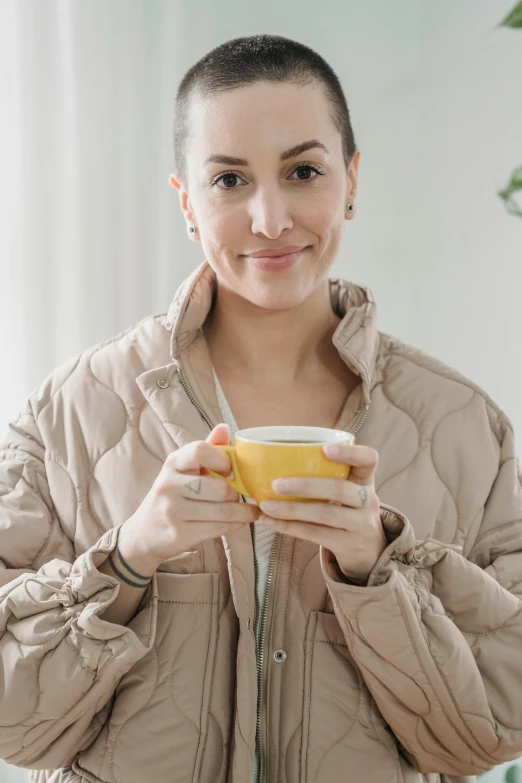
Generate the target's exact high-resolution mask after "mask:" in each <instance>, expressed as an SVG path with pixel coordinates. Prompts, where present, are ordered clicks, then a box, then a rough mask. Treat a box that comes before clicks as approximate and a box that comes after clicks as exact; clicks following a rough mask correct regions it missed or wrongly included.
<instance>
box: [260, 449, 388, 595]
mask: <svg viewBox="0 0 522 783" xmlns="http://www.w3.org/2000/svg"><path fill="white" fill-rule="evenodd" d="M336 448H337V449H339V453H338V454H334V453H333V451H332V450H331V444H329V445H328V446H323V451H324V453H325V455H326V456H327V457H328V459H331V460H332V461H333V462H342V463H345V464H347V465H351V466H352V467H351V471H350V477H349V479H348V480H346V481H345V480H343V479H328V478H284V479H276V481H274V482H273V484H272V487H273V489H274V490H275V491H276V492H277V493H278V494H281V495H283V494H287V495H294V496H298V497H303V498H317V499H324V500H329V503H301V502H299V501H286V500H265V501H263V502H262V503H261V504H260V508H261V511H262V512H263V514H264V515H263V516H261V517H259V521H260V522H262V523H263V524H265V525H267V526H268V527H270V528H271V529H273V530H275V531H277V532H279V533H285V534H286V535H289V536H295V537H296V538H303V539H305V540H306V541H313V542H314V543H315V544H319V545H320V546H323V547H325V548H326V549H329V550H330V551H331V552H332V553H333V554H334V555H335V557H336V559H337V562H338V564H339V567H340V569H341V571H342V572H343V574H344V575H345V577H346V578H347V579H350V580H352V581H355V582H360V583H361V584H364V583H366V581H367V579H368V577H369V575H370V573H371V571H372V569H373V567H374V565H375V563H376V562H377V560H378V559H379V557H380V556H381V554H382V552H383V551H384V550H385V549H386V547H387V545H388V542H387V540H386V536H385V533H384V528H383V526H382V523H381V516H380V501H379V498H378V497H377V495H376V493H375V471H376V470H377V464H378V462H379V455H378V453H377V451H375V449H372V448H370V447H369V446H356V445H339V446H336ZM268 515H270V516H268ZM283 520H292V521H289V522H287V521H283Z"/></svg>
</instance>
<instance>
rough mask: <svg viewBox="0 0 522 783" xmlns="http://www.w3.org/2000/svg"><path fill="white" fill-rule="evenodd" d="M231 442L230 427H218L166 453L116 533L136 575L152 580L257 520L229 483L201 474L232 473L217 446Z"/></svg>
mask: <svg viewBox="0 0 522 783" xmlns="http://www.w3.org/2000/svg"><path fill="white" fill-rule="evenodd" d="M229 442H230V430H229V428H228V425H227V424H218V425H217V426H216V427H215V428H214V429H213V430H212V432H211V433H210V434H209V436H208V437H207V439H206V440H204V441H203V440H198V441H193V442H192V443H187V444H186V445H185V446H182V447H181V448H180V449H178V450H177V451H173V452H172V453H171V454H169V456H168V457H167V459H166V460H165V462H164V463H163V467H162V469H161V471H160V473H159V474H158V476H157V478H156V480H155V481H154V484H153V485H152V487H151V489H150V490H149V492H148V494H147V495H146V496H145V498H144V500H143V502H142V503H141V505H140V506H139V508H138V509H137V510H136V511H135V512H134V514H133V515H132V516H131V517H129V519H128V520H127V521H126V522H125V523H124V524H123V525H122V526H121V529H120V534H119V539H118V546H119V549H120V551H121V553H122V555H123V557H124V559H125V560H127V561H128V562H129V563H130V564H131V565H132V567H133V568H135V569H136V570H137V571H138V572H139V573H141V574H143V575H144V576H151V575H152V574H153V573H154V571H156V569H157V568H158V566H159V565H160V564H161V563H163V562H164V561H165V560H168V559H169V558H171V557H175V556H176V555H180V554H181V553H182V552H189V551H192V550H194V549H195V548H196V547H197V546H198V544H200V543H201V542H202V541H205V540H207V539H209V538H218V536H222V535H226V534H229V533H234V532H235V531H237V530H240V529H241V528H242V527H243V526H244V525H246V524H248V523H250V522H254V521H255V520H256V519H257V518H258V517H259V515H260V514H261V511H260V509H259V507H258V506H257V505H254V504H252V503H239V502H238V501H239V494H238V492H237V491H236V490H235V489H234V488H233V487H231V486H230V484H229V483H228V482H227V481H224V480H223V479H218V478H215V477H214V476H206V475H202V474H201V469H202V468H208V469H210V470H215V471H217V472H218V473H222V474H223V475H224V476H228V475H229V474H230V470H231V463H230V457H229V456H228V454H227V453H226V451H224V450H222V449H217V448H216V445H217V444H225V445H226V444H228V443H229Z"/></svg>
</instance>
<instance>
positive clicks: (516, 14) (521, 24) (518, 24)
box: [498, 0, 522, 783]
mask: <svg viewBox="0 0 522 783" xmlns="http://www.w3.org/2000/svg"><path fill="white" fill-rule="evenodd" d="M498 27H512V28H519V29H520V28H522V0H521V2H519V3H517V5H516V6H515V7H514V8H513V9H512V10H511V11H510V12H509V14H508V15H507V16H506V18H505V19H504V20H503V21H502V22H500V24H499V25H498ZM518 191H522V166H518V167H517V168H516V169H515V171H514V172H513V174H512V175H511V178H510V180H509V182H508V184H507V186H506V187H505V188H504V189H503V190H499V191H498V195H499V196H500V198H501V199H502V200H503V201H504V205H505V207H506V209H507V211H508V212H509V213H510V214H511V215H518V217H522V207H520V205H519V204H518V203H517V201H516V200H515V198H514V194H515V193H517V192H518ZM510 769H515V767H510ZM508 772H509V770H508ZM517 780H518V779H517ZM506 781H508V778H507V777H506ZM520 781H522V777H521V778H520ZM508 783H512V781H511V780H509V781H508Z"/></svg>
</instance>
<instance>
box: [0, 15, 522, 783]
mask: <svg viewBox="0 0 522 783" xmlns="http://www.w3.org/2000/svg"><path fill="white" fill-rule="evenodd" d="M513 4H514V0H460V2H459V3H455V2H452V0H439V1H438V2H437V3H433V2H427V0H424V2H420V1H419V0H415V1H414V0H395V2H394V3H389V2H387V0H366V2H364V3H361V2H356V0H343V2H333V0H323V2H322V3H321V4H320V6H318V5H317V3H315V2H312V0H300V2H297V0H295V1H294V2H292V1H291V0H285V3H284V4H283V6H282V5H281V3H280V2H279V1H278V0H265V1H264V2H263V3H259V4H257V5H254V4H252V3H243V2H240V0H237V2H234V1H233V0H221V2H219V3H214V2H212V0H192V2H190V3H188V2H184V1H182V0H156V2H154V3H146V2H145V0H111V1H110V2H107V0H89V2H87V0H77V2H76V3H75V4H70V3H66V2H63V3H62V2H58V0H54V1H53V0H49V2H47V3H45V4H44V5H41V4H39V3H38V2H37V0H26V1H25V2H24V3H23V4H22V3H18V2H16V0H3V2H2V4H0V74H2V75H3V76H2V77H0V78H2V81H1V82H0V89H1V90H2V92H0V107H3V108H2V109H0V112H1V115H0V120H1V121H0V169H1V170H2V171H3V172H4V175H2V176H1V177H0V273H1V280H2V286H0V356H1V361H2V379H3V383H2V384H0V429H3V423H5V422H6V421H7V420H8V418H10V417H11V416H14V415H15V414H16V412H17V410H18V408H19V406H20V404H21V402H22V400H23V398H24V396H25V395H26V394H27V393H28V392H29V391H30V390H31V389H32V388H34V387H35V386H36V385H37V384H38V383H40V381H41V380H42V378H43V377H44V376H45V375H46V374H47V373H48V372H50V371H51V370H52V369H53V367H55V366H56V365H57V364H59V363H61V362H63V361H65V360H66V359H67V358H68V357H69V356H71V355H72V354H74V353H76V352H77V351H80V350H81V349H83V348H85V347H86V346H87V345H91V344H92V343H94V342H97V341H98V340H101V339H104V338H106V337H109V336H111V335H112V334H115V333H116V332H117V331H119V330H121V329H123V328H124V327H126V326H128V325H130V324H132V323H133V322H135V321H136V320H138V319H139V318H141V317H143V316H144V315H146V314H147V313H149V312H157V311H160V310H163V309H165V308H166V307H167V306H168V303H169V302H170V299H171V297H172V294H173V293H174V290H175V288H176V287H177V285H178V284H179V283H180V282H181V280H182V279H183V278H184V277H185V276H186V275H187V274H188V273H189V272H190V271H191V270H192V269H193V268H194V266H195V265H196V264H198V263H199V262H200V260H201V256H200V253H199V246H197V245H193V244H191V243H189V241H188V239H187V237H186V233H185V227H184V223H183V221H182V219H181V215H180V213H179V207H178V201H177V194H176V193H175V192H174V191H173V190H172V189H171V188H170V186H169V185H168V175H169V173H170V171H171V165H172V153H171V147H170V140H171V107H172V99H173V95H174V92H175V88H176V86H177V83H178V81H179V79H180V78H181V76H182V75H183V73H184V71H185V70H186V69H187V68H188V67H190V65H192V64H193V63H194V62H195V61H196V60H197V59H198V58H199V57H200V56H202V55H203V54H204V53H205V52H206V51H208V50H209V49H210V48H212V47H213V46H215V45H217V44H219V43H221V42H223V41H225V40H228V39H230V38H234V37H236V36H240V35H250V34H253V33H260V32H270V33H278V34H281V35H286V36H288V37H291V38H295V39H297V40H300V41H302V42H303V43H305V44H308V45H310V46H312V47H313V48H315V49H317V50H318V51H319V52H320V53H321V54H323V55H324V56H325V57H326V58H327V59H328V60H329V61H330V63H331V64H332V66H333V67H334V69H335V70H336V71H337V73H338V74H339V76H340V78H341V80H342V82H343V85H344V87H345V90H346V93H347V97H348V102H349V106H350V109H351V114H352V121H353V123H354V128H355V134H356V139H357V142H358V145H359V147H360V149H361V151H362V158H361V165H360V169H359V170H360V188H359V196H358V217H357V219H356V220H355V221H353V222H351V223H349V224H347V228H346V234H345V239H344V243H343V247H342V252H341V253H340V255H339V258H338V261H337V262H336V265H335V267H334V269H333V271H332V275H340V276H342V277H345V278H349V279H354V280H356V281H358V282H361V283H364V284H367V285H369V286H370V287H371V288H372V289H373V291H374V293H375V295H376V297H377V302H378V305H379V309H380V317H381V321H380V326H381V329H382V330H383V331H386V332H389V333H392V334H395V335H397V336H399V337H401V338H402V339H404V340H406V341H407V342H410V343H413V344H414V345H417V346H419V347H420V348H422V349H423V350H425V351H428V352H430V353H432V354H434V355H436V356H437V357H438V358H440V359H442V360H443V361H446V362H448V363H449V364H451V365H452V366H454V367H456V368H458V369H459V370H460V371H461V372H463V373H464V374H466V375H468V376H469V377H470V378H472V379H473V380H474V381H476V382H478V383H479V384H480V385H482V386H483V388H485V389H486V390H487V391H488V392H489V394H490V395H491V396H492V397H493V398H494V399H496V400H497V402H498V403H499V404H500V405H501V407H503V409H504V410H505V411H506V412H507V413H508V415H509V416H510V417H511V419H512V421H513V422H514V424H515V428H516V431H517V432H518V433H519V440H520V439H521V438H522V362H521V360H520V352H519V350H518V343H519V336H520V334H521V327H522V308H521V307H520V299H521V293H522V220H520V219H517V218H514V217H511V216H508V215H507V214H506V212H505V211H504V208H503V206H502V204H501V202H500V200H499V199H498V197H497V196H496V191H497V190H499V189H500V188H502V187H503V186H504V185H505V184H506V182H507V179H508V177H509V175H510V173H511V172H512V170H513V168H514V167H515V165H519V164H520V163H521V162H522V103H521V101H520V99H519V96H520V94H521V86H522V32H514V31H510V30H503V29H495V25H496V24H497V23H498V22H499V21H500V20H501V19H502V18H503V17H504V16H505V14H506V13H507V11H508V10H509V9H510V8H511V6H512V5H513ZM283 10H284V12H283ZM5 172H7V175H6V174H5ZM2 774H3V775H4V777H3V779H2ZM6 774H7V773H6V771H5V768H4V771H3V772H2V770H1V769H0V781H2V780H3V781H6V780H11V778H7V777H6ZM11 774H14V773H11ZM12 779H13V780H17V779H18V778H17V777H14V778H12Z"/></svg>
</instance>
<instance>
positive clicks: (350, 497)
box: [272, 477, 375, 508]
mask: <svg viewBox="0 0 522 783" xmlns="http://www.w3.org/2000/svg"><path fill="white" fill-rule="evenodd" d="M272 488H273V489H274V490H275V491H276V492H277V493H278V494H279V495H293V496H294V497H299V498H315V499H317V500H329V501H331V502H335V503H341V504H342V505H343V506H352V507H353V508H361V507H362V506H364V505H366V502H367V501H368V499H369V498H370V497H371V495H372V494H374V492H375V487H374V485H373V483H372V484H368V485H367V486H366V487H362V486H361V485H360V484H356V483H355V482H354V481H350V480H349V479H348V480H345V479H330V478H303V477H298V478H283V479H276V480H275V481H274V482H272ZM362 489H364V490H365V494H366V502H363V495H361V494H359V493H360V490H362Z"/></svg>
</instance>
